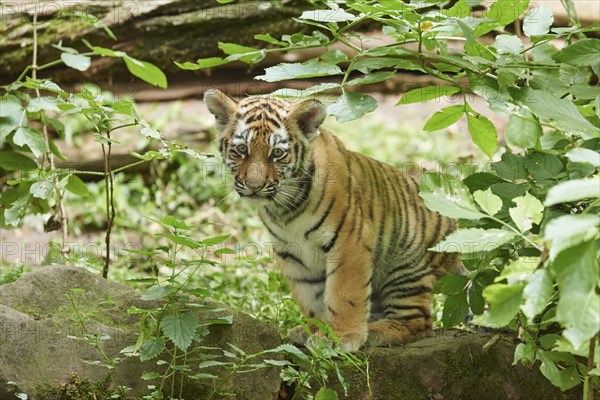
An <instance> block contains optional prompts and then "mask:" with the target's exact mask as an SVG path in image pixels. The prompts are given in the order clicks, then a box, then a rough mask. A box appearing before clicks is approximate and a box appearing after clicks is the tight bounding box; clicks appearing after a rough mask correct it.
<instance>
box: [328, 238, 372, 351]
mask: <svg viewBox="0 0 600 400" xmlns="http://www.w3.org/2000/svg"><path fill="white" fill-rule="evenodd" d="M353 242H354V241H347V242H346V243H344V242H342V243H344V244H340V246H339V247H338V248H337V249H332V251H333V256H332V257H331V256H330V260H331V259H333V260H332V261H333V262H329V263H328V264H327V280H326V283H325V306H326V315H327V321H328V322H329V324H330V325H331V327H332V328H333V330H334V332H335V333H336V335H337V336H338V338H339V346H340V347H341V348H342V349H344V350H346V351H351V352H353V351H357V350H358V349H359V348H360V347H361V346H363V345H364V344H365V343H366V341H367V335H368V329H367V322H368V319H369V310H370V298H371V284H370V279H371V252H370V251H369V249H368V247H367V246H365V245H364V244H357V243H353Z"/></svg>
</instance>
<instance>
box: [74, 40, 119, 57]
mask: <svg viewBox="0 0 600 400" xmlns="http://www.w3.org/2000/svg"><path fill="white" fill-rule="evenodd" d="M83 42H84V43H85V44H86V45H87V46H88V47H89V48H90V49H92V51H93V52H94V53H96V54H98V55H99V56H105V57H116V58H123V57H124V56H126V55H127V53H124V52H122V51H115V50H111V49H107V48H106V47H100V46H92V45H90V44H89V42H87V41H86V40H84V41H83Z"/></svg>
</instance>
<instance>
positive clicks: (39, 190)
mask: <svg viewBox="0 0 600 400" xmlns="http://www.w3.org/2000/svg"><path fill="white" fill-rule="evenodd" d="M54 184H55V181H54V179H46V180H43V181H39V182H35V183H34V184H33V185H31V187H30V188H29V192H30V193H31V194H32V195H33V197H36V198H38V199H47V198H48V197H49V196H50V195H51V194H52V191H53V190H54Z"/></svg>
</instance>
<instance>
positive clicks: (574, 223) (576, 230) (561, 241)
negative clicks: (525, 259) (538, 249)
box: [544, 214, 600, 260]
mask: <svg viewBox="0 0 600 400" xmlns="http://www.w3.org/2000/svg"><path fill="white" fill-rule="evenodd" d="M599 226H600V216H598V215H594V214H578V215H563V216H561V217H558V218H555V219H553V220H551V221H550V222H548V224H546V226H545V229H544V239H546V240H551V241H552V246H551V247H550V260H554V258H556V255H557V254H558V253H560V252H561V251H563V250H564V249H566V248H568V247H573V246H576V245H578V244H580V243H582V242H586V241H588V240H591V239H593V238H595V237H597V235H598V232H599V228H598V227H599Z"/></svg>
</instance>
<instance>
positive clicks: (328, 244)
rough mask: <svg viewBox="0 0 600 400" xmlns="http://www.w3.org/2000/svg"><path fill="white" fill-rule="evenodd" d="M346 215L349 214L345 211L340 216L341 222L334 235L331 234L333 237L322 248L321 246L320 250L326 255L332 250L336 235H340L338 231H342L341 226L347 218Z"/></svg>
mask: <svg viewBox="0 0 600 400" xmlns="http://www.w3.org/2000/svg"><path fill="white" fill-rule="evenodd" d="M348 214H349V213H348V210H346V211H345V212H344V214H343V215H342V220H341V221H340V223H339V225H338V226H337V228H336V229H335V233H334V234H333V237H332V238H331V239H330V240H329V242H327V243H325V244H324V245H323V246H321V248H322V249H323V251H324V252H325V253H328V252H329V250H331V249H332V248H333V246H334V245H335V242H336V241H337V238H338V235H339V234H340V230H341V229H342V226H343V225H344V222H345V221H346V217H347V216H348Z"/></svg>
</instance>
